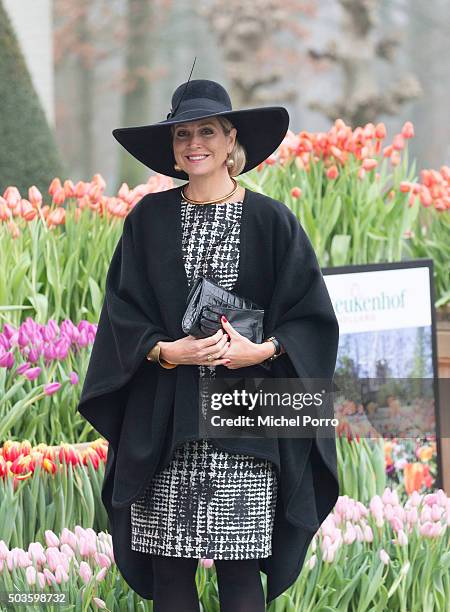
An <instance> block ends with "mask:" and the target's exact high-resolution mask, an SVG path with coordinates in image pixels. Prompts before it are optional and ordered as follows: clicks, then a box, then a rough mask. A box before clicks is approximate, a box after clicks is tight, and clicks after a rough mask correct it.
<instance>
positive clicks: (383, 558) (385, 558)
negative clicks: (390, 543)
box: [380, 548, 391, 565]
mask: <svg viewBox="0 0 450 612" xmlns="http://www.w3.org/2000/svg"><path fill="white" fill-rule="evenodd" d="M380 559H381V561H382V562H383V563H384V564H385V565H387V564H388V563H389V561H390V560H391V559H390V557H389V555H388V554H387V552H386V551H385V550H384V548H382V549H381V550H380Z"/></svg>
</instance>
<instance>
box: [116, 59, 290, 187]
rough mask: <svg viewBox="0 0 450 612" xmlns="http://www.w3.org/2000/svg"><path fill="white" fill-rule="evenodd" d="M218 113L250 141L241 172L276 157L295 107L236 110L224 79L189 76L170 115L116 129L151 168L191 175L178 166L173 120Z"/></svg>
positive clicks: (185, 176) (242, 141)
mask: <svg viewBox="0 0 450 612" xmlns="http://www.w3.org/2000/svg"><path fill="white" fill-rule="evenodd" d="M194 63H195V61H194ZM191 72H192V71H191ZM213 116H222V117H226V118H227V119H229V121H231V123H232V124H233V126H234V127H235V128H236V130H237V134H236V138H237V140H238V141H239V143H240V144H241V145H242V146H243V147H244V149H245V153H246V157H247V163H246V164H245V167H244V168H243V170H242V171H241V173H240V174H244V173H245V172H248V171H249V170H251V169H252V168H255V167H256V166H258V165H259V164H260V163H261V162H263V161H265V160H266V159H267V158H268V157H270V155H271V154H272V153H273V152H274V151H275V150H276V149H277V147H278V146H279V145H280V144H281V142H282V141H283V138H284V137H285V135H286V132H287V130H288V127H289V113H288V111H287V110H286V108H284V107H283V106H267V107H265V106H262V107H257V108H245V109H241V110H232V106H231V100H230V96H229V95H228V93H227V91H226V89H225V88H224V87H222V85H220V84H219V83H216V82H215V81H210V80H208V79H193V80H190V79H189V80H188V81H187V82H185V83H182V84H181V85H179V86H178V87H177V89H176V90H175V91H174V93H173V95H172V108H171V110H170V112H169V114H168V115H167V117H166V119H164V121H160V122H158V123H153V124H151V125H141V126H135V127H125V128H116V129H114V130H113V131H112V134H113V136H114V138H115V139H116V140H117V141H118V142H120V144H121V145H122V146H123V147H124V148H125V149H126V150H127V151H128V152H129V153H131V155H133V157H135V158H136V159H138V160H139V161H140V162H142V163H143V164H145V165H146V166H147V167H148V168H151V169H152V170H154V171H155V172H159V173H161V174H164V175H166V176H172V177H174V178H178V179H185V180H187V179H189V175H188V174H187V173H186V172H184V171H182V170H181V171H177V170H175V169H174V164H175V157H174V155H173V147H172V134H171V131H170V126H171V125H175V124H177V123H184V122H187V121H194V120H197V119H203V118H205V117H213Z"/></svg>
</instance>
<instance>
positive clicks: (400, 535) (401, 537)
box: [397, 529, 408, 546]
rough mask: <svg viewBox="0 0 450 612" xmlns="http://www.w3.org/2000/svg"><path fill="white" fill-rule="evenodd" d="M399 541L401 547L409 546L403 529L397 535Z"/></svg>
mask: <svg viewBox="0 0 450 612" xmlns="http://www.w3.org/2000/svg"><path fill="white" fill-rule="evenodd" d="M397 541H398V543H399V544H400V546H407V545H408V536H407V535H406V533H405V532H404V531H403V529H399V531H398V533H397Z"/></svg>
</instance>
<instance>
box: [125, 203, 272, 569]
mask: <svg viewBox="0 0 450 612" xmlns="http://www.w3.org/2000/svg"><path fill="white" fill-rule="evenodd" d="M242 206H243V203H242V201H238V202H227V203H222V204H201V205H197V204H191V203H189V202H186V201H185V200H182V201H181V217H182V227H183V233H182V237H183V258H184V265H185V270H186V274H187V277H188V282H189V286H192V283H193V281H194V279H195V278H196V277H197V276H199V275H201V274H202V275H205V276H207V277H208V278H212V279H213V280H214V281H215V282H217V283H218V284H220V285H221V286H222V287H224V288H226V289H228V290H230V291H232V290H233V287H234V285H235V283H236V281H237V278H238V271H239V240H240V220H241V214H242ZM198 368H199V376H200V377H205V376H206V377H214V376H215V374H216V368H215V366H202V365H199V366H198ZM277 489H278V483H277V477H276V472H275V467H274V464H273V463H272V462H271V461H269V460H265V459H259V458H255V457H253V456H249V455H243V454H231V453H229V452H227V451H225V450H223V449H219V448H217V447H216V446H214V444H213V443H212V442H211V441H210V440H208V439H199V440H194V441H189V442H185V443H183V444H181V445H179V446H177V447H176V449H175V452H174V455H173V457H172V460H171V462H170V464H169V465H168V466H167V467H166V468H165V469H164V470H162V471H160V472H159V473H157V474H155V476H154V478H153V479H152V481H151V482H150V484H149V486H148V487H147V489H146V490H145V492H144V494H143V495H142V496H141V497H140V498H139V499H137V500H136V501H135V502H134V503H133V504H132V505H131V548H132V549H133V550H136V551H140V552H145V553H150V554H156V555H165V556H173V557H194V558H210V559H252V558H253V559H255V558H262V557H268V556H270V555H271V554H272V529H273V522H274V516H275V506H276V497H277Z"/></svg>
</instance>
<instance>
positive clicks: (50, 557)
mask: <svg viewBox="0 0 450 612" xmlns="http://www.w3.org/2000/svg"><path fill="white" fill-rule="evenodd" d="M60 554H61V553H60V552H59V550H58V549H57V548H56V547H55V546H50V547H49V548H47V551H46V557H47V565H48V567H49V568H50V569H51V570H52V571H55V569H56V567H57V566H58V565H59V557H60Z"/></svg>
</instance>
